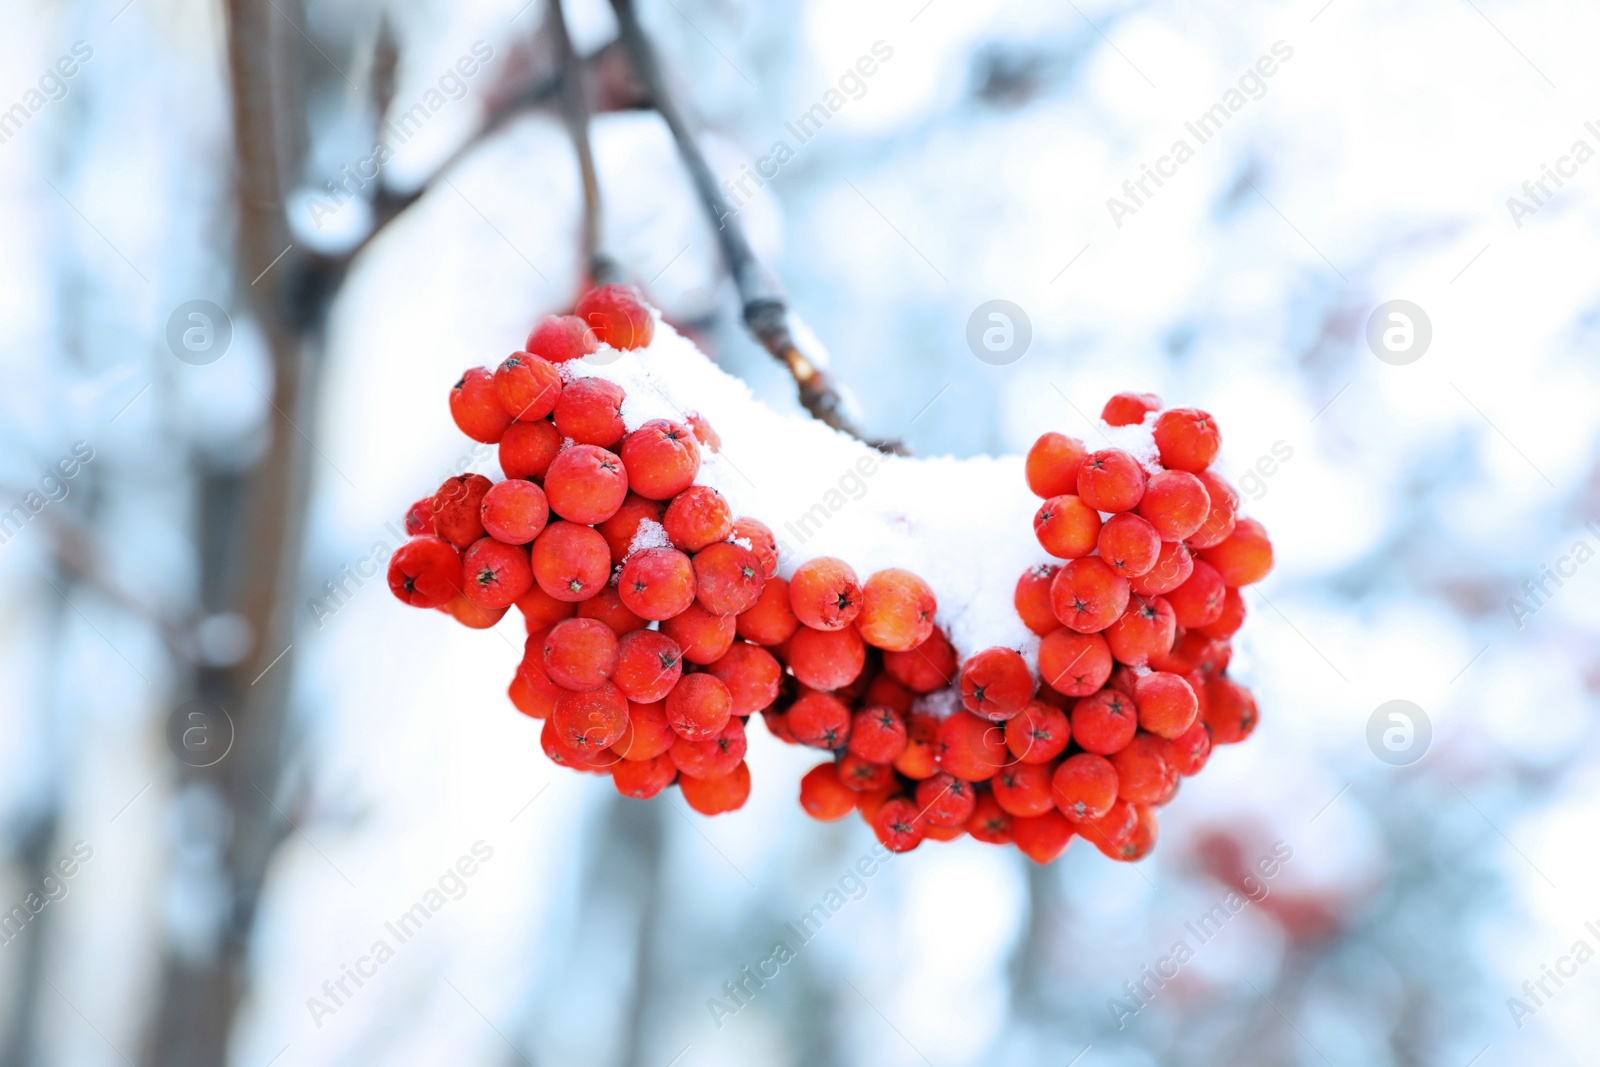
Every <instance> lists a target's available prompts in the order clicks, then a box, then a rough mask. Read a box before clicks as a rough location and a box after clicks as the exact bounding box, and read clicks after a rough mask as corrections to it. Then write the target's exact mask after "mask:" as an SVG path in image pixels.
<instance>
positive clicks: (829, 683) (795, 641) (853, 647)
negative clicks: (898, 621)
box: [788, 626, 867, 690]
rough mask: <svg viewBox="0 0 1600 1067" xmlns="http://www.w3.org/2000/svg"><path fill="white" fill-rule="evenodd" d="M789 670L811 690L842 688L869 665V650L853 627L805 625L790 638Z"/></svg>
mask: <svg viewBox="0 0 1600 1067" xmlns="http://www.w3.org/2000/svg"><path fill="white" fill-rule="evenodd" d="M788 661H789V669H790V670H791V671H793V672H794V676H795V677H796V678H798V679H799V680H800V684H801V685H804V686H807V687H809V688H811V689H821V690H832V689H839V688H841V687H843V686H847V685H849V684H850V683H851V682H853V681H855V680H856V678H857V677H859V676H860V674H861V668H862V667H863V666H865V665H866V661H867V647H866V645H865V644H863V643H862V641H861V635H860V634H858V633H856V631H855V630H854V629H853V628H850V627H846V628H845V629H843V630H813V629H812V628H811V627H809V626H802V627H800V629H798V630H796V631H795V634H794V636H793V637H791V638H790V639H789V657H788Z"/></svg>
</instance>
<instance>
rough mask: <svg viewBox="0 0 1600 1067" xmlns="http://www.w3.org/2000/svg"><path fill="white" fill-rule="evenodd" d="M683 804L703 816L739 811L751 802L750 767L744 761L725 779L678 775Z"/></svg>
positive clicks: (726, 775)
mask: <svg viewBox="0 0 1600 1067" xmlns="http://www.w3.org/2000/svg"><path fill="white" fill-rule="evenodd" d="M678 789H679V790H680V791H681V792H682V793H683V802H684V803H685V804H687V805H689V807H691V808H693V809H694V810H695V811H698V812H699V813H700V814H701V815H722V814H724V813H725V812H730V811H737V810H739V809H740V808H742V807H744V802H745V801H746V800H749V799H750V768H749V767H748V766H746V765H745V763H744V761H743V760H740V761H739V765H738V766H737V767H735V768H734V769H733V770H732V771H730V772H729V773H727V774H725V775H723V776H722V777H721V778H694V777H691V776H689V775H687V774H683V775H679V776H678Z"/></svg>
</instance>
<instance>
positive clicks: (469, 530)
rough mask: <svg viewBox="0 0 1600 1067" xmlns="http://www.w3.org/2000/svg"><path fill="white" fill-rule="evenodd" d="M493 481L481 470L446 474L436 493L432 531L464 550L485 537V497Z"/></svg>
mask: <svg viewBox="0 0 1600 1067" xmlns="http://www.w3.org/2000/svg"><path fill="white" fill-rule="evenodd" d="M492 488H494V483H493V482H491V481H490V480H489V479H487V478H485V477H484V476H483V475H481V474H458V475H456V476H455V477H454V478H446V479H445V482H444V484H443V485H441V486H440V487H439V491H438V492H436V493H434V494H433V532H434V533H436V534H438V535H439V536H440V537H442V538H444V539H445V540H446V541H449V542H450V543H451V544H452V545H455V546H456V547H457V548H459V549H463V550H465V549H466V548H468V547H470V546H471V545H472V543H473V542H474V541H476V540H477V539H478V538H480V537H482V536H483V534H484V529H483V515H482V508H483V498H484V497H485V496H487V495H488V493H489V490H490V489H492Z"/></svg>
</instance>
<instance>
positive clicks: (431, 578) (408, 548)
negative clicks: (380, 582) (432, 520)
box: [389, 534, 462, 608]
mask: <svg viewBox="0 0 1600 1067" xmlns="http://www.w3.org/2000/svg"><path fill="white" fill-rule="evenodd" d="M461 576H462V571H461V553H460V552H457V551H456V550H455V547H454V546H453V545H451V544H449V543H448V542H446V541H444V540H443V539H441V538H438V537H433V536H430V535H427V534H424V535H422V536H420V537H413V538H412V539H411V540H409V541H407V542H406V543H405V544H403V545H401V546H400V547H399V548H397V549H395V552H394V555H392V556H390V557H389V588H390V590H391V591H393V593H394V595H395V596H397V597H399V598H400V599H401V600H402V601H404V602H405V603H407V604H410V605H411V606H412V607H414V608H442V607H444V606H445V605H446V604H448V603H450V601H451V599H452V598H454V597H455V596H456V594H458V593H460V592H461Z"/></svg>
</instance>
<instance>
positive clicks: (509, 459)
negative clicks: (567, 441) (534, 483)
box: [499, 419, 561, 479]
mask: <svg viewBox="0 0 1600 1067" xmlns="http://www.w3.org/2000/svg"><path fill="white" fill-rule="evenodd" d="M560 451H561V432H560V431H559V430H557V429H556V428H555V427H554V426H553V425H551V424H550V423H549V422H546V421H544V420H542V419H541V420H540V421H538V422H514V423H512V424H511V425H510V426H509V427H507V428H506V432H505V435H504V436H503V437H501V438H500V450H499V455H500V469H501V470H503V471H505V474H506V477H507V478H511V479H517V478H536V479H543V478H544V475H545V471H547V470H549V469H550V463H551V461H552V460H554V459H555V458H556V454H557V453H558V452H560Z"/></svg>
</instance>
